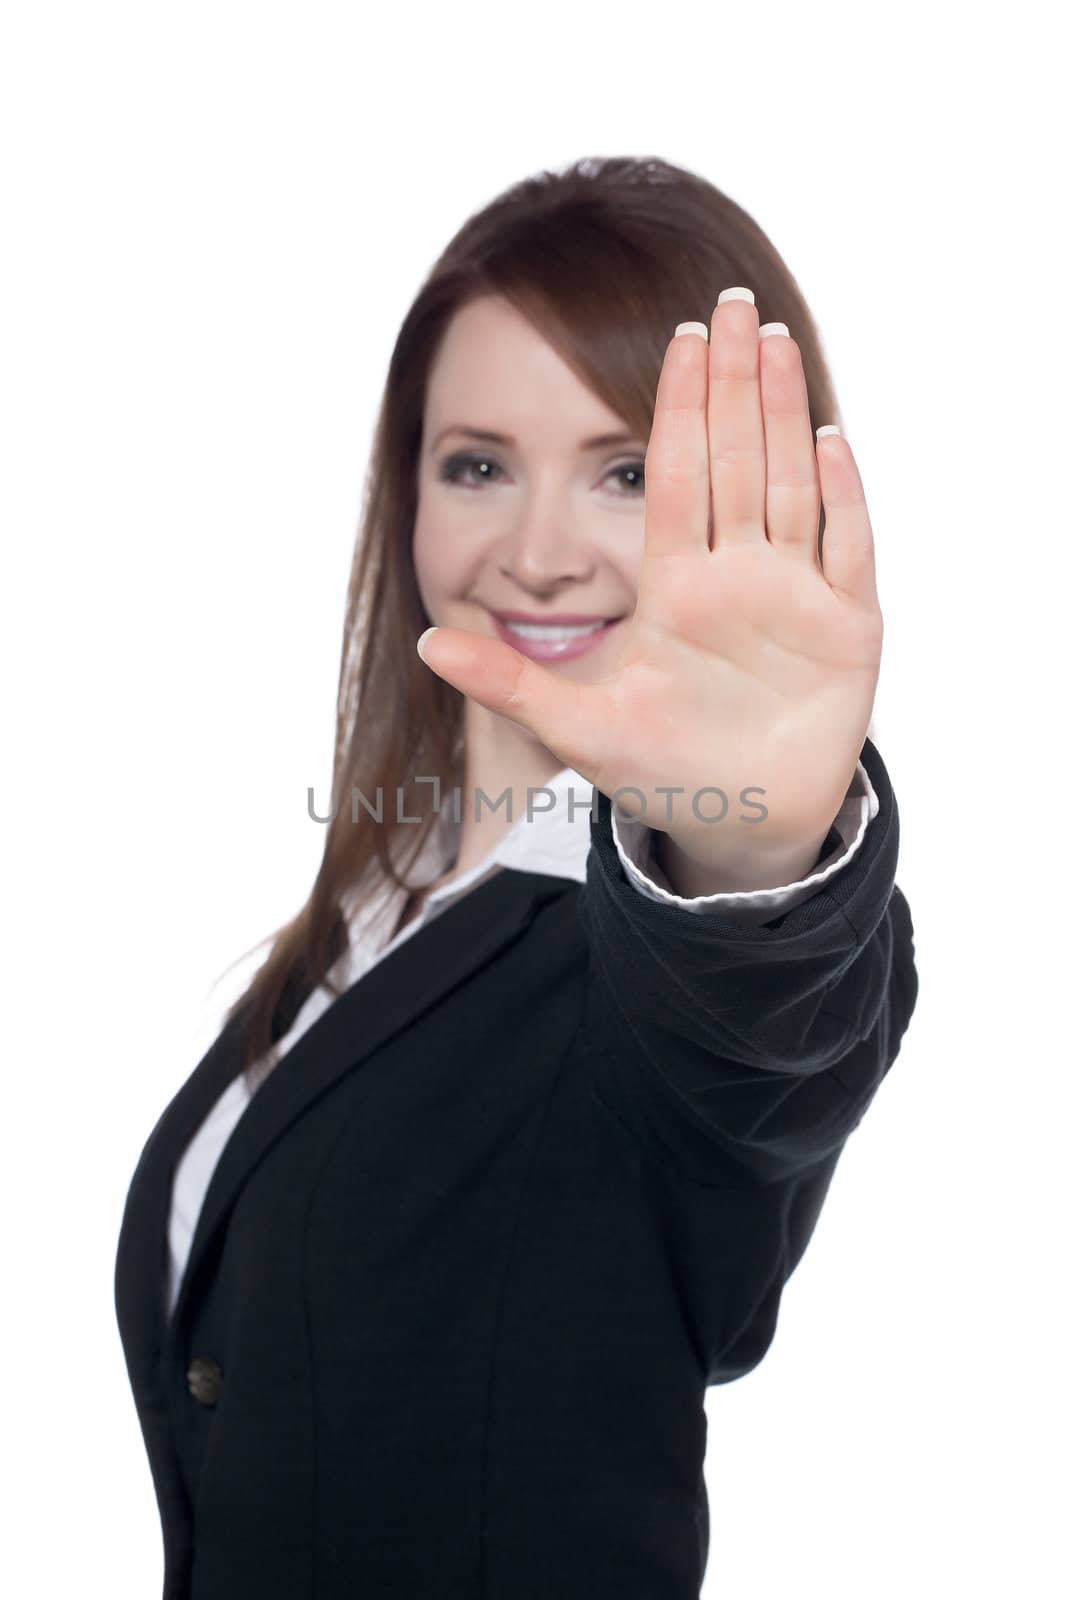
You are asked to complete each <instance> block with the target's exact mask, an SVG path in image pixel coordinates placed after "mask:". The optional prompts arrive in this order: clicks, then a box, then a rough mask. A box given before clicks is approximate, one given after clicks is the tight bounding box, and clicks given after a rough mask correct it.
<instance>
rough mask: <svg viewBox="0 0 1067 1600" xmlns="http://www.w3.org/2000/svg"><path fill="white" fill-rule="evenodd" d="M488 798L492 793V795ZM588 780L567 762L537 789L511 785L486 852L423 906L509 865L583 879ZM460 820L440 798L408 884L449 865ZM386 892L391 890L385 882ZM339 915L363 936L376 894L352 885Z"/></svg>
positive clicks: (430, 878) (375, 908) (417, 884)
mask: <svg viewBox="0 0 1067 1600" xmlns="http://www.w3.org/2000/svg"><path fill="white" fill-rule="evenodd" d="M490 798H493V797H492V796H491V797H490ZM592 798H593V785H592V784H591V783H590V782H589V780H588V778H583V777H582V775H581V773H579V772H576V771H575V770H574V768H573V767H563V768H561V769H560V771H559V772H557V773H556V775H555V777H553V778H551V779H550V780H549V782H548V783H546V784H543V785H541V786H539V787H537V788H531V789H529V790H526V789H521V790H520V789H516V790H515V791H514V792H513V794H512V819H513V820H512V822H511V824H510V826H509V827H508V830H507V832H506V833H505V834H503V835H502V837H501V838H500V839H499V840H498V841H497V843H496V845H495V846H494V848H493V849H492V850H491V851H490V853H489V854H488V855H487V856H486V857H485V858H484V859H483V860H481V861H478V862H476V863H475V865H474V866H472V867H470V868H468V870H467V871H466V872H464V873H462V874H461V875H460V876H459V877H458V878H450V879H449V881H448V882H447V883H446V884H442V885H441V887H440V888H439V889H434V890H431V892H430V893H429V894H428V895H427V896H426V900H425V905H424V910H425V911H430V910H431V909H432V908H435V907H438V906H440V905H442V904H444V903H445V902H446V901H449V900H451V899H453V898H454V897H455V896H456V895H459V894H462V893H464V892H465V891H466V890H468V889H471V888H473V887H474V886H475V884H477V883H480V882H481V881H482V879H483V878H487V877H489V876H490V875H491V874H492V873H495V872H498V871H500V870H502V869H503V868H505V867H510V868H512V869H514V870H516V871H519V872H542V873H545V874H547V875H549V876H551V877H559V878H573V879H574V880H575V881H576V882H578V883H583V882H584V881H585V867H586V859H587V857H588V855H589V818H590V815H591V809H590V808H591V804H592ZM461 832H462V825H461V823H459V822H457V821H456V820H455V818H454V816H453V814H452V809H451V803H450V802H449V801H447V800H446V801H444V803H443V804H442V806H441V809H440V810H439V811H438V813H437V816H436V818H435V820H434V822H433V824H432V825H431V827H430V831H429V834H428V836H427V838H426V841H425V843H424V844H423V847H422V849H421V851H420V852H419V859H418V861H417V862H415V864H414V865H413V866H412V867H411V868H410V869H409V871H408V873H407V878H408V882H409V883H410V884H411V886H412V888H417V889H421V888H424V887H425V886H426V885H427V884H430V883H434V882H435V881H436V880H437V879H438V878H439V877H441V875H442V874H443V873H445V872H447V871H448V870H449V868H450V867H451V866H452V865H453V863H454V862H455V860H456V856H457V853H458V851H459V841H460V834H461ZM389 890H391V891H392V892H391V893H387V894H386V898H387V899H391V898H392V895H393V894H395V893H396V892H397V891H396V890H395V889H393V886H392V885H390V886H389ZM344 909H345V916H346V919H347V921H348V924H349V928H350V931H351V933H352V934H353V935H357V934H358V935H359V936H360V937H362V936H363V934H362V929H361V927H359V926H358V925H360V924H362V922H363V920H364V918H370V917H375V918H376V917H377V915H378V914H379V912H380V909H381V903H380V897H379V896H378V895H375V896H373V898H372V899H371V900H370V901H368V899H367V897H366V895H365V892H364V891H363V890H361V889H360V888H359V887H358V886H357V887H356V888H355V889H354V890H352V891H350V892H349V894H348V895H346V896H345V900H344ZM420 920H421V919H420Z"/></svg>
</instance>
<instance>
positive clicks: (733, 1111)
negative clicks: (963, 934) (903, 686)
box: [578, 739, 918, 1187]
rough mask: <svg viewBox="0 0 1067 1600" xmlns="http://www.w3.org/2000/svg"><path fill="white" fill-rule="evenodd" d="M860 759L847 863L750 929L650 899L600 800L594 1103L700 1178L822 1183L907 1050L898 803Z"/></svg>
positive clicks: (910, 955)
mask: <svg viewBox="0 0 1067 1600" xmlns="http://www.w3.org/2000/svg"><path fill="white" fill-rule="evenodd" d="M861 763H862V767H863V769H864V772H865V774H866V775H867V777H868V778H869V781H870V782H871V784H872V785H873V787H874V790H875V793H876V795H877V807H872V808H871V809H872V811H873V812H874V815H873V818H871V819H869V820H868V825H867V827H866V831H865V834H864V836H863V838H862V841H861V842H860V841H858V840H857V841H856V848H855V849H854V851H853V852H852V855H851V858H850V859H849V860H848V861H847V863H843V864H842V865H841V868H840V870H838V871H837V872H835V873H834V874H833V875H832V876H828V877H827V878H826V879H825V881H824V882H823V883H822V886H821V887H820V888H819V889H818V891H817V892H815V893H811V894H809V895H808V897H807V898H805V899H804V900H803V902H802V903H800V904H798V905H795V906H792V907H790V908H789V909H787V910H786V911H785V912H783V913H782V914H780V915H778V916H776V917H774V918H772V919H771V920H770V921H767V922H763V923H761V924H759V925H753V926H738V924H737V923H736V922H735V921H734V920H732V919H731V917H729V916H727V915H718V914H716V913H715V912H713V911H709V910H708V909H706V908H702V909H701V912H700V914H699V915H694V914H693V911H692V909H691V908H690V907H687V906H686V905H685V904H684V903H674V902H673V901H672V900H671V899H669V898H667V897H662V898H660V897H655V898H654V897H652V896H650V895H648V894H646V893H641V892H639V890H638V888H637V887H635V884H634V883H633V881H632V879H631V876H630V875H629V874H628V873H627V871H626V870H625V867H624V863H623V862H622V861H621V860H620V856H619V851H618V849H617V847H616V842H615V838H614V836H613V831H612V812H611V803H610V800H609V799H608V797H607V796H605V795H603V794H602V793H600V791H596V792H595V795H594V805H593V810H592V812H591V816H590V850H589V855H588V858H587V864H586V881H585V885H584V889H583V893H582V894H581V896H580V897H579V913H578V914H579V917H580V920H581V923H582V925H583V927H584V930H585V936H586V941H587V945H588V958H589V967H588V976H587V985H586V1031H587V1036H588V1043H589V1048H590V1055H591V1059H592V1060H593V1061H594V1063H595V1067H594V1070H595V1076H596V1082H597V1092H598V1094H599V1097H600V1098H601V1099H602V1100H603V1101H605V1102H606V1103H607V1105H608V1107H609V1108H610V1109H611V1110H613V1111H614V1112H615V1113H616V1114H617V1115H618V1116H619V1117H620V1118H621V1119H622V1120H623V1121H624V1122H626V1123H627V1124H628V1125H629V1126H630V1128H631V1129H632V1130H633V1131H635V1132H636V1133H637V1135H638V1136H639V1137H640V1138H642V1139H645V1140H647V1141H650V1142H651V1143H652V1144H653V1145H654V1146H656V1147H657V1148H658V1150H659V1151H660V1152H661V1153H665V1154H666V1155H667V1156H669V1158H670V1159H671V1160H672V1161H673V1162H674V1163H675V1164H676V1165H680V1166H681V1168H682V1170H683V1172H684V1173H686V1174H687V1175H688V1176H690V1177H692V1178H694V1179H696V1180H697V1181H699V1182H702V1183H712V1184H718V1185H720V1186H726V1187H730V1186H744V1185H751V1184H752V1183H760V1184H775V1183H781V1182H783V1181H786V1180H789V1179H791V1178H792V1177H794V1176H798V1177H803V1176H805V1175H807V1176H809V1177H811V1178H812V1181H815V1180H816V1178H817V1176H818V1169H820V1168H825V1167H826V1165H827V1163H828V1162H832V1161H833V1160H835V1159H836V1155H837V1154H838V1153H839V1152H840V1150H841V1147H842V1146H843V1144H844V1142H845V1140H846V1139H847V1138H848V1136H849V1134H850V1133H851V1132H852V1131H853V1130H854V1129H855V1128H856V1126H857V1125H858V1123H859V1122H860V1120H861V1118H862V1117H863V1115H864V1114H865V1112H866V1110H867V1108H868V1107H869V1105H870V1103H871V1101H872V1099H873V1097H874V1094H875V1092H876V1090H877V1089H878V1086H879V1084H880V1083H881V1081H882V1079H883V1078H884V1077H885V1074H886V1072H887V1071H888V1069H889V1067H890V1066H891V1064H892V1063H893V1061H894V1060H895V1058H896V1056H897V1054H898V1052H899V1050H900V1045H901V1040H902V1038H903V1035H904V1032H905V1030H906V1028H907V1027H908V1024H909V1022H910V1020H911V1016H912V1013H913V1011H914V1008H915V1003H916V999H917V993H918V980H917V975H916V968H915V954H914V939H913V929H912V922H911V915H910V910H909V907H908V903H907V901H906V900H905V898H904V895H903V894H902V893H901V891H900V889H899V888H897V887H896V885H895V882H894V876H895V871H896V864H897V853H898V847H899V822H898V816H897V807H896V800H895V796H894V794H893V790H892V787H891V785H890V782H889V778H888V774H887V772H886V769H885V766H884V764H883V762H882V759H881V756H880V755H879V754H878V751H877V750H876V749H875V747H874V745H873V744H872V743H871V741H870V739H867V740H866V741H865V743H864V746H863V751H862V754H861Z"/></svg>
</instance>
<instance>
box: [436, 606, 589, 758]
mask: <svg viewBox="0 0 1067 1600" xmlns="http://www.w3.org/2000/svg"><path fill="white" fill-rule="evenodd" d="M415 648H416V649H417V650H418V652H419V655H420V657H421V658H422V660H423V661H425V663H426V665H427V666H428V667H429V668H430V670H431V672H436V673H437V676H438V677H439V678H444V680H445V682H446V683H450V684H451V685H452V687H453V688H454V689H458V690H459V691H460V693H461V694H465V695H469V696H470V698H471V699H472V700H475V701H477V703H478V704H479V705H480V706H485V708H486V710H487V711H496V712H499V714H500V715H501V716H504V717H509V718H510V719H511V721H512V722H516V723H518V725H519V726H520V727H521V728H525V729H526V731H527V732H528V733H532V734H533V735H534V737H535V738H537V739H539V740H540V741H541V743H542V744H543V745H544V746H545V747H546V748H547V749H549V750H551V751H552V753H553V755H555V756H558V758H559V760H560V761H561V762H562V764H563V765H564V766H565V767H573V768H574V769H575V771H576V772H580V773H581V774H582V776H583V777H585V778H588V779H589V782H591V783H592V782H595V780H594V779H593V778H591V777H589V774H590V771H594V772H595V771H596V770H597V768H598V766H599V765H600V762H599V758H598V750H597V742H596V738H597V716H596V711H595V699H596V689H595V685H589V684H579V683H571V682H570V681H569V680H568V679H566V678H560V677H557V676H556V675H555V674H554V673H552V672H549V671H548V670H547V669H546V668H545V667H540V666H538V664H537V662H536V661H531V660H530V659H529V657H528V656H524V655H522V654H521V653H520V652H519V651H518V650H513V649H512V647H511V645H509V644H505V643H504V642H503V640H502V639H484V638H483V637H482V636H481V634H477V633H468V632H467V631H466V629H463V628H437V627H434V628H427V629H426V631H425V633H423V634H421V635H420V637H419V639H418V641H417V643H416V646H415Z"/></svg>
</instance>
